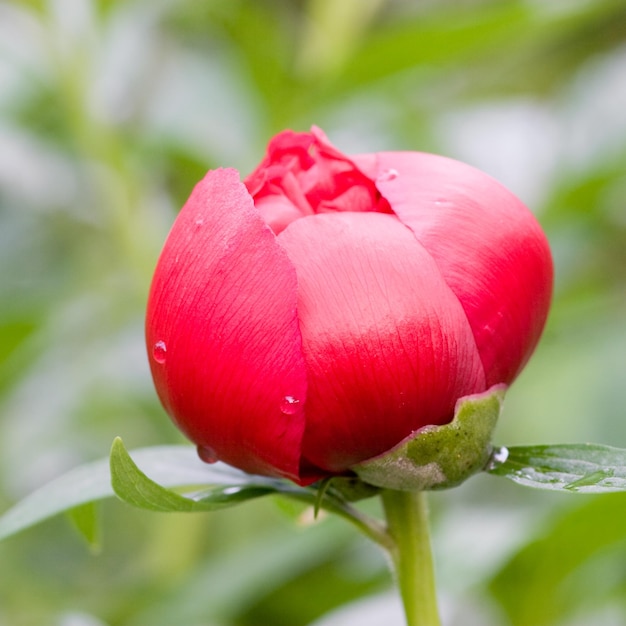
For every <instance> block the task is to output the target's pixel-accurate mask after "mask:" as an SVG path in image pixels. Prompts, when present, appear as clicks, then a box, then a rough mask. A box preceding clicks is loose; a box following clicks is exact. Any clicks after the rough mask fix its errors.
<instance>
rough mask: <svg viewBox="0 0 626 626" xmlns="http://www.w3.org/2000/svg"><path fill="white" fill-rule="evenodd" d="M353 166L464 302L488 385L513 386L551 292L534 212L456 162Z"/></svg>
mask: <svg viewBox="0 0 626 626" xmlns="http://www.w3.org/2000/svg"><path fill="white" fill-rule="evenodd" d="M355 161H356V162H357V164H358V165H359V166H360V167H361V169H363V170H364V171H367V173H368V174H369V175H370V176H372V177H373V178H375V179H376V180H377V187H378V189H379V190H380V192H381V193H382V195H383V196H384V197H385V198H386V199H387V200H388V201H389V203H390V205H391V207H392V209H393V211H394V212H395V214H396V215H397V216H398V217H399V218H400V220H401V221H402V222H403V223H404V224H406V225H407V226H408V227H409V228H410V229H411V230H412V231H413V232H414V234H415V236H416V238H417V240H418V241H419V242H420V243H421V244H422V245H423V246H424V247H425V248H426V249H427V250H428V251H429V252H430V254H431V255H432V257H433V258H434V259H435V261H436V263H437V266H438V267H439V269H440V271H441V273H442V274H443V276H444V277H445V280H446V282H447V283H448V285H449V286H450V288H451V289H452V290H453V291H454V293H455V294H456V295H457V297H458V298H459V300H460V302H461V304H462V306H463V309H464V310H465V313H466V314H467V318H468V320H469V323H470V325H471V327H472V331H473V333H474V336H475V338H476V344H477V346H478V350H479V352H480V355H481V359H482V362H483V365H484V368H485V372H486V376H487V385H489V386H490V385H493V384H496V383H500V382H504V383H510V382H511V381H512V380H513V379H514V378H515V376H516V375H517V374H518V373H519V371H520V370H521V369H522V367H523V366H524V364H525V363H526V361H527V360H528V358H529V356H530V354H531V353H532V351H533V349H534V347H535V345H536V343H537V341H538V340H539V337H540V335H541V332H542V330H543V327H544V324H545V320H546V317H547V313H548V308H549V305H550V299H551V294H552V258H551V255H550V249H549V246H548V242H547V240H546V237H545V235H544V234H543V232H542V230H541V228H540V226H539V224H538V223H537V221H536V219H535V218H534V216H533V215H532V213H531V212H530V211H529V210H528V209H527V208H526V206H524V205H523V204H522V202H520V200H519V199H518V198H516V197H515V196H514V195H513V194H512V193H510V192H509V191H508V190H507V189H505V188H504V187H503V186H502V185H500V183H498V182H497V181H495V180H494V179H492V178H491V177H489V176H488V175H487V174H484V173H483V172H480V171H479V170H477V169H474V168H473V167H471V166H469V165H465V164H464V163H460V162H458V161H454V160H452V159H447V158H445V157H441V156H436V155H432V154H423V153H418V152H410V153H409V152H383V153H379V154H378V155H377V159H376V161H374V160H373V159H372V157H371V155H364V156H363V157H357V158H356V159H355ZM374 163H375V165H374ZM390 172H391V173H393V175H390Z"/></svg>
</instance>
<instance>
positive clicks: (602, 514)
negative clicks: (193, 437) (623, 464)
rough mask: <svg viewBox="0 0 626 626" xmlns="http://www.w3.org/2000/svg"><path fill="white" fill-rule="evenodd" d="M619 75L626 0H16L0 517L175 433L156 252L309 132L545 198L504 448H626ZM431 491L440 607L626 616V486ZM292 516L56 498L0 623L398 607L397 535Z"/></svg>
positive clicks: (0, 131)
mask: <svg viewBox="0 0 626 626" xmlns="http://www.w3.org/2000/svg"><path fill="white" fill-rule="evenodd" d="M625 73H626V5H624V3H623V1H622V0H577V1H576V2H572V1H569V0H552V1H551V2H541V1H539V0H525V1H521V0H520V1H516V0H508V1H505V2H502V1H490V0H464V1H462V2H458V1H456V0H454V1H453V0H424V1H422V2H411V1H409V0H404V1H403V0H341V2H336V1H333V0H308V1H304V0H299V1H295V0H264V1H259V0H228V1H225V0H203V1H201V2H198V1H196V0H126V1H122V0H49V1H46V0H30V1H26V0H25V1H23V2H19V1H17V0H16V1H7V0H4V1H0V510H4V509H6V508H8V507H9V506H10V505H11V504H12V503H13V502H14V501H16V500H18V499H19V498H20V497H22V496H24V495H25V494H27V493H28V492H30V491H32V490H33V489H35V488H36V487H39V486H40V485H42V484H44V483H45V482H47V481H48V480H50V479H51V478H53V477H55V476H57V475H59V474H61V473H62V472H64V471H66V470H68V469H70V468H72V467H74V466H76V465H78V464H80V463H82V462H85V461H89V460H92V459H97V458H101V457H103V456H106V454H107V453H108V450H109V446H110V443H111V441H112V440H113V438H114V437H115V436H117V435H121V436H122V437H123V438H124V441H125V442H126V444H127V445H128V446H129V448H132V447H138V446H146V445H153V444H164V443H180V442H181V441H182V440H181V438H180V436H179V435H178V433H177V432H176V431H175V429H174V427H173V426H171V425H170V423H169V420H168V419H167V418H166V416H165V414H164V412H163V410H162V409H161V407H160V405H159V404H158V402H157V400H156V396H155V393H154V391H153V388H152V384H151V381H150V378H149V373H148V368H147V363H146V358H145V355H144V347H143V330H142V323H143V309H144V303H145V298H146V292H147V288H148V285H149V280H150V276H151V271H152V268H153V266H154V263H155V261H156V257H157V255H158V252H159V250H160V247H161V244H162V242H163V240H164V238H165V235H166V233H167V231H168V229H169V226H170V224H171V222H172V220H173V218H174V216H175V213H176V211H177V209H178V207H180V206H181V205H182V203H183V202H184V200H185V198H186V197H187V195H188V194H189V192H190V190H191V188H192V186H193V185H194V183H195V182H196V181H197V180H198V179H199V178H200V177H201V176H202V175H203V174H204V172H205V171H206V170H207V169H208V168H212V167H217V166H222V165H223V166H233V167H236V168H238V169H240V170H241V171H242V172H243V173H247V172H248V171H249V170H250V169H251V168H252V167H253V166H254V165H255V164H256V162H257V161H258V160H259V159H260V157H261V155H262V152H263V149H264V146H265V144H266V142H267V140H268V138H269V137H270V136H271V135H272V134H273V133H275V132H276V131H278V130H281V129H282V128H285V127H291V128H294V129H297V130H305V129H307V128H308V127H309V126H310V125H311V124H317V125H319V126H321V127H322V128H324V129H325V130H326V132H327V133H328V135H329V136H330V138H331V140H332V141H333V142H334V143H335V144H336V145H338V146H339V147H340V148H341V149H343V150H344V151H346V152H356V151H376V150H381V149H412V150H416V149H417V150H425V151H435V152H440V153H443V154H446V155H448V156H452V157H455V158H459V159H461V160H464V161H467V162H469V163H472V164H474V165H476V166H478V167H480V168H482V169H484V170H486V171H487V172H489V173H491V174H492V175H493V176H495V177H496V178H498V179H500V180H501V181H502V182H503V183H504V184H506V185H507V186H509V187H510V188H511V189H512V190H513V191H514V192H516V193H517V194H518V195H519V196H520V197H521V198H522V199H523V200H524V201H525V202H526V203H527V204H528V205H529V206H531V207H532V208H533V210H534V211H536V213H537V215H538V217H539V219H540V221H541V222H542V224H543V225H544V227H545V229H546V231H547V233H548V236H549V238H550V240H551V243H552V246H553V249H554V254H555V259H556V268H557V285H556V294H555V305H554V309H553V313H552V315H551V319H550V323H549V326H548V328H547V330H546V333H545V335H544V339H543V341H542V344H541V346H540V348H539V350H538V352H537V354H536V356H535V357H534V358H533V360H532V361H531V363H530V365H529V367H528V368H527V370H526V371H525V372H524V373H523V374H522V376H521V377H520V379H519V380H518V381H517V383H516V384H515V386H514V388H513V389H512V390H511V392H510V393H509V396H508V398H507V405H506V408H505V412H504V417H503V420H502V423H501V424H500V426H499V428H498V431H497V437H496V439H497V442H498V443H500V444H530V443H556V442H574V441H595V442H598V443H608V444H612V445H617V446H620V447H626V420H625V419H624V408H623V407H624V406H625V405H626V374H625V369H624V356H623V355H624V354H625V353H626V324H625V323H624V320H625V318H626V289H625V287H626V206H625V204H626V167H625V165H624V164H625V163H626V115H625V114H624V111H626V80H624V78H625ZM431 502H432V507H433V517H434V525H435V537H434V543H435V556H436V560H437V567H438V578H439V588H440V594H441V601H442V612H443V614H444V622H445V623H446V624H449V625H462V626H472V625H474V624H475V625H480V626H492V625H493V626H501V625H502V626H506V625H511V626H548V625H558V626H577V625H579V624H580V625H583V624H590V623H593V624H594V625H597V626H609V625H610V626H613V625H615V626H617V625H621V624H624V622H625V621H626V569H625V567H624V563H625V562H626V560H625V559H626V524H624V523H623V520H624V518H625V515H626V497H625V496H624V495H614V496H601V497H596V496H579V497H574V496H571V497H568V496H565V495H558V494H557V495H552V494H544V493H539V492H531V491H526V490H524V489H522V488H519V487H517V486H515V485H512V484H511V483H508V482H506V481H500V480H498V479H497V478H495V477H492V476H480V477H476V478H473V479H471V480H470V481H469V482H468V483H466V484H465V485H463V486H462V487H460V488H458V489H455V490H453V491H451V492H448V493H437V494H434V495H433V497H432V498H431ZM370 506H371V505H370ZM302 513H303V512H302V510H300V509H297V510H295V509H294V508H293V506H292V505H287V504H286V503H285V502H281V501H278V500H271V499H267V501H263V500H262V501H255V502H252V503H249V504H246V505H244V508H237V509H229V510H225V511H220V512H216V513H211V514H196V515H179V514H147V513H145V512H141V511H137V510H133V509H130V508H129V507H127V506H126V505H123V504H121V503H118V502H113V501H110V502H107V503H106V504H105V505H104V506H103V507H102V509H101V517H102V525H101V527H102V530H103V536H102V537H101V538H100V541H97V539H98V537H93V539H94V541H93V542H92V546H91V548H90V547H88V546H86V544H85V543H84V541H83V539H82V538H81V537H80V535H79V534H78V533H75V532H74V531H73V530H72V528H71V524H68V523H67V520H64V519H61V518H56V519H54V520H51V521H49V522H46V523H45V524H42V525H40V526H38V527H35V528H32V529H29V530H27V531H25V532H23V533H22V534H20V535H18V536H16V537H14V538H11V539H9V540H7V541H6V542H5V543H3V544H1V545H0V625H1V626H40V625H48V624H53V625H55V626H103V625H107V626H122V625H124V626H147V625H150V626H159V625H163V626H166V625H168V626H171V624H174V623H176V624H181V625H183V626H264V625H267V626H282V625H284V626H300V625H302V626H304V625H305V624H311V623H313V622H314V621H316V620H323V621H319V622H316V623H318V624H319V625H321V624H322V623H323V624H324V625H325V626H331V625H334V626H339V625H340V624H348V623H359V624H361V625H362V626H364V625H367V624H370V623H371V624H380V623H382V622H384V623H386V624H392V623H394V624H396V623H397V624H401V617H400V614H399V610H398V608H397V605H396V602H397V600H396V598H395V595H394V593H393V590H392V588H391V581H390V578H389V576H388V573H387V570H386V564H385V563H384V560H383V558H382V556H381V555H380V554H379V553H378V551H377V549H376V548H375V547H374V546H370V545H369V544H368V543H367V542H366V541H365V540H364V539H362V538H360V537H357V536H355V533H354V532H353V531H352V529H351V528H348V527H347V525H346V524H345V522H342V521H341V520H334V519H330V520H326V521H324V522H323V523H318V524H314V525H310V524H307V522H306V520H305V519H303V518H302ZM80 519H81V517H80V515H74V516H73V520H74V522H77V521H78V523H80ZM294 520H296V522H297V523H294ZM348 602H356V603H357V604H355V605H354V606H350V607H348V608H347V609H346V608H343V609H342V610H341V611H340V612H339V613H336V614H335V615H334V616H332V615H331V616H327V617H326V618H322V617H321V616H322V615H323V614H326V613H328V612H330V611H332V610H333V609H337V608H338V607H340V606H341V605H344V604H346V603H348ZM381 614H382V615H384V616H385V617H384V618H383V617H381ZM393 619H396V621H395V622H393Z"/></svg>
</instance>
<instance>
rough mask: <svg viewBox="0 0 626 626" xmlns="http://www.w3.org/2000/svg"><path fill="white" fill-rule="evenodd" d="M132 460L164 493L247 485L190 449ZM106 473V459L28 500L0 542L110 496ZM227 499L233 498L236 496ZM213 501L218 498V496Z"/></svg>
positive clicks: (158, 450) (6, 522)
mask: <svg viewBox="0 0 626 626" xmlns="http://www.w3.org/2000/svg"><path fill="white" fill-rule="evenodd" d="M132 455H133V459H134V461H135V463H136V464H137V466H138V467H139V468H141V471H143V472H145V473H146V474H149V475H150V476H151V478H152V479H153V480H154V481H156V482H158V483H159V484H160V485H163V486H164V487H180V486H187V487H189V486H197V488H199V489H200V488H202V487H204V486H206V485H210V484H212V485H216V484H221V485H222V486H224V485H227V486H233V487H234V486H237V485H239V486H241V485H242V484H245V483H246V482H249V481H250V477H249V476H248V475H247V474H244V473H243V472H240V471H239V470H236V469H234V468H232V467H230V466H228V465H225V464H224V463H216V464H215V465H207V464H206V463H203V462H202V461H200V459H198V455H197V454H196V451H195V449H194V448H193V447H192V446H155V447H151V448H141V449H137V450H134V451H133V452H132ZM109 467H110V465H109V459H108V458H107V459H101V460H99V461H94V462H92V463H87V464H86V465H82V466H80V467H77V468H75V469H72V470H70V471H69V472H67V473H66V474H64V475H62V476H60V477H58V478H56V479H55V480H53V481H51V482H50V483H48V484H46V485H44V486H42V487H40V488H39V489H37V490H36V491H34V492H33V493H31V494H30V495H28V496H26V497H25V498H24V499H23V500H21V501H20V502H18V503H17V504H16V505H15V506H13V508H11V509H9V510H8V511H6V512H5V513H4V514H3V515H2V516H0V540H1V539H4V538H6V537H9V536H11V535H13V534H15V533H17V532H20V531H22V530H24V529H26V528H29V527H30V526H33V525H35V524H38V523H40V522H42V521H44V520H46V519H48V518H50V517H52V516H54V515H57V514H59V513H62V512H64V511H69V510H71V509H74V508H75V507H78V506H81V505H84V504H86V503H88V502H95V501H98V500H102V499H104V498H110V497H112V496H114V495H115V492H114V491H113V488H112V486H111V472H110V469H109ZM268 480H269V479H268ZM294 488H295V487H294ZM302 491H304V490H302ZM226 495H227V496H228V497H230V498H233V496H234V495H235V494H233V493H230V494H229V493H227V494H226ZM244 495H249V494H245V493H244V494H239V496H238V497H239V498H240V499H243V496H244ZM213 497H214V498H217V494H213Z"/></svg>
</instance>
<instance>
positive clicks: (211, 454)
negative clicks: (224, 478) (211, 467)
mask: <svg viewBox="0 0 626 626" xmlns="http://www.w3.org/2000/svg"><path fill="white" fill-rule="evenodd" d="M197 450H198V456H199V457H200V459H201V460H202V461H204V462H205V463H217V462H218V461H219V457H218V456H217V452H215V450H213V448H211V447H209V446H198V448H197Z"/></svg>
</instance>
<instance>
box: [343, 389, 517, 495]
mask: <svg viewBox="0 0 626 626" xmlns="http://www.w3.org/2000/svg"><path fill="white" fill-rule="evenodd" d="M505 391H506V386H504V385H496V386H494V387H491V389H488V390H487V391H485V392H484V393H481V394H475V395H471V396H466V397H464V398H461V399H460V400H459V402H458V403H457V406H456V411H455V415H454V419H453V420H452V421H451V422H450V423H449V424H445V425H443V426H427V427H425V428H422V429H421V430H418V431H416V432H415V433H413V434H412V435H411V436H410V437H408V438H407V439H405V440H404V441H402V442H401V443H400V444H398V445H397V446H396V447H395V448H392V449H391V450H389V451H388V452H385V453H384V454H382V455H380V456H378V457H375V458H373V459H369V460H368V461H365V462H363V463H359V464H358V465H355V466H353V467H352V468H350V469H352V471H354V472H355V473H356V474H357V476H358V477H359V478H360V479H361V480H363V481H365V482H366V483H369V484H371V485H375V486H377V487H383V488H385V489H396V490H400V491H424V490H428V489H447V488H449V487H454V486H456V485H458V484H460V483H462V482H463V481H464V480H466V479H467V478H469V477H470V476H472V475H473V474H475V473H476V472H479V471H481V470H482V469H484V468H485V466H486V465H487V464H488V462H489V459H490V458H491V454H492V451H493V448H492V445H491V438H492V434H493V430H494V428H495V426H496V423H497V421H498V417H499V415H500V411H501V408H502V402H503V400H504V393H505Z"/></svg>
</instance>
